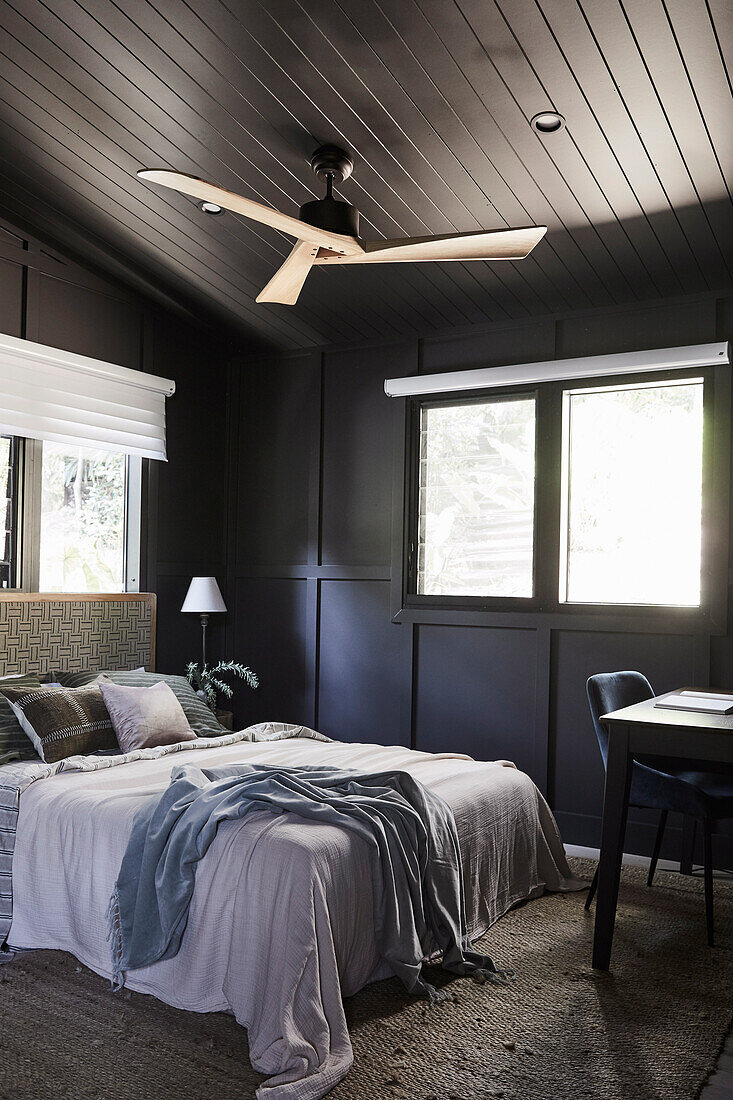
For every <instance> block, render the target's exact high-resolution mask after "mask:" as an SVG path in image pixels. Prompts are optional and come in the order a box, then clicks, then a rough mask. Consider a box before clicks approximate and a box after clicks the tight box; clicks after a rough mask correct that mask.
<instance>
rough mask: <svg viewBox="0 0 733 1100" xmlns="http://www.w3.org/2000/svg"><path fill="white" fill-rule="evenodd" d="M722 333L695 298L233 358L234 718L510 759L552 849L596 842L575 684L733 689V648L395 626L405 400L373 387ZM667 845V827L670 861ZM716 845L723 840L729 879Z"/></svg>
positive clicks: (599, 788) (717, 306)
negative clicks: (554, 833) (624, 677)
mask: <svg viewBox="0 0 733 1100" xmlns="http://www.w3.org/2000/svg"><path fill="white" fill-rule="evenodd" d="M731 337H733V300H728V301H719V300H716V299H715V298H714V297H712V296H707V297H697V298H687V299H683V300H677V301H665V302H663V303H661V304H656V305H654V306H649V307H641V308H640V307H636V308H633V309H620V308H618V309H613V310H606V311H594V312H588V313H582V314H581V313H576V314H569V315H566V316H562V317H556V318H547V319H541V320H528V321H526V322H523V323H514V324H508V325H506V326H502V327H493V328H484V329H474V330H467V331H462V332H457V333H456V334H454V335H450V336H445V337H441V338H431V339H425V340H421V341H418V340H414V341H408V342H401V343H395V344H381V345H371V346H361V347H346V348H330V349H326V350H325V351H324V352H323V353H322V354H321V353H308V354H302V355H295V356H290V357H280V358H278V359H272V360H269V361H257V362H254V361H250V360H248V359H247V358H246V357H240V358H239V359H238V360H237V361H236V362H235V363H234V364H233V368H232V374H231V383H230V385H231V402H232V405H231V409H232V415H231V442H230V445H231V449H232V456H233V468H232V471H231V483H230V487H229V514H230V532H229V556H228V578H227V587H228V593H229V597H230V600H231V603H232V605H233V612H232V614H230V616H229V618H228V632H227V633H228V637H227V645H228V647H229V649H230V650H231V652H232V654H233V655H235V656H237V657H238V658H240V659H242V660H244V661H246V662H248V663H250V664H251V665H252V666H253V667H254V668H255V669H256V670H257V671H258V672H259V673H260V675H261V678H262V687H261V689H260V691H258V692H256V693H253V692H249V693H247V692H245V691H241V690H240V691H239V692H238V696H237V717H238V719H239V721H240V722H241V723H242V724H244V723H247V722H250V721H256V720H262V719H271V718H272V719H284V720H288V721H295V722H303V723H306V724H309V725H316V726H317V727H318V728H319V729H321V730H323V731H324V732H325V733H328V734H331V735H332V736H334V737H338V738H341V739H344V740H351V741H356V740H362V741H379V742H392V743H394V742H398V743H402V744H406V745H409V744H413V745H414V746H415V747H416V748H418V749H426V750H429V751H441V750H451V749H457V750H461V751H466V752H469V753H471V754H472V755H474V756H476V757H479V758H484V759H494V758H499V757H508V758H510V759H513V760H515V761H516V763H517V764H518V765H519V766H520V767H522V768H524V769H525V770H527V771H528V772H529V773H530V774H531V775H532V776H533V778H534V779H535V781H536V782H537V783H538V785H539V786H540V787H541V788H542V789H543V790H544V791H546V792H547V794H548V797H549V799H550V801H551V803H552V805H553V808H554V810H555V812H556V814H557V818H558V821H559V823H560V826H561V829H562V831H563V834H564V837H565V839H566V840H567V841H569V842H574V843H578V844H588V845H593V846H596V845H597V844H598V843H599V839H600V814H601V806H602V796H603V772H602V767H601V761H600V757H599V753H598V748H597V744H596V740H595V735H594V733H593V728H592V726H591V723H590V719H589V716H588V711H587V703H586V700H585V680H586V678H587V676H589V675H590V674H591V673H593V672H599V671H604V670H611V669H618V668H625V667H633V668H639V669H642V670H643V671H644V672H646V674H647V675H648V676H649V678H650V679H651V681H652V683H653V685H654V686H655V687H656V689H657V690H658V691H660V692H661V691H664V690H667V689H670V688H673V687H676V686H679V685H681V684H683V683H693V682H694V683H696V684H699V685H701V686H704V685H705V684H706V683H708V682H710V683H714V684H717V685H723V686H727V687H728V688H731V687H733V635H729V636H728V637H726V638H712V639H710V638H709V637H707V636H692V635H680V634H670V633H659V634H650V633H645V634H634V633H629V632H625V633H621V632H618V631H615V630H613V629H609V626H608V621H607V620H604V619H602V618H600V617H599V618H598V620H597V622H596V621H592V622H591V628H590V629H588V627H587V624H584V626H583V629H582V630H580V629H578V627H577V626H575V627H574V626H573V624H572V623H571V622H570V621H569V620H568V621H567V625H565V622H563V623H561V624H560V626H559V627H558V626H557V624H556V622H553V623H552V624H550V622H549V620H547V619H545V618H543V616H542V615H537V617H536V619H535V620H534V621H533V622H532V623H531V624H530V626H529V627H527V628H522V629H518V628H516V627H513V628H511V629H509V628H507V627H506V626H504V625H502V623H501V620H500V617H499V618H498V619H497V616H496V615H494V616H492V617H490V616H488V615H487V616H486V617H485V618H482V617H481V616H480V615H479V616H478V617H477V619H476V620H475V622H474V625H471V626H465V625H455V624H448V623H445V622H440V621H439V620H440V616H432V617H431V616H429V615H428V616H426V621H421V622H417V623H414V624H413V623H400V624H396V623H393V622H392V621H391V610H390V595H391V586H392V581H393V579H394V569H395V567H394V566H393V563H392V549H391V541H392V525H393V523H394V522H396V520H395V516H397V518H398V519H399V514H400V511H399V500H398V501H395V500H394V499H393V497H394V489H395V485H397V486H398V488H399V470H400V469H401V464H402V460H403V459H402V448H403V433H404V405H403V403H402V402H400V401H395V400H391V399H389V398H387V397H385V396H384V393H383V389H382V386H383V381H384V379H385V378H386V377H391V376H396V375H401V374H413V373H416V372H418V371H426V372H429V371H441V370H454V369H464V368H467V367H477V366H485V365H490V364H494V365H500V364H507V363H514V362H526V361H532V360H543V359H552V358H554V357H557V358H565V357H571V356H579V355H588V354H594V353H603V352H612V351H626V350H637V349H641V348H649V347H665V346H674V345H678V344H692V343H703V342H707V341H712V340H716V339H724V338H731ZM395 470H396V471H397V475H398V476H397V477H395ZM397 495H398V496H399V492H398V494H397ZM395 505H397V507H395ZM730 621H731V623H733V619H732V620H730ZM674 824H675V825H678V824H679V823H674ZM653 825H654V819H653V818H651V817H650V815H649V814H645V813H643V812H636V813H634V814H633V821H632V823H631V825H630V828H629V841H628V847H629V848H630V849H631V850H636V851H642V852H643V851H648V850H649V849H650V847H651V839H652V833H653ZM679 840H680V835H679V832H678V830H677V829H676V828H673V829H670V831H669V836H668V839H667V846H666V854H667V855H668V856H669V857H671V858H674V857H675V856H677V855H678V854H679ZM732 847H733V846H731V845H730V844H729V842H728V840H727V839H724V840H723V841H721V843H720V850H721V851H724V852H725V859H726V860H727V861H728V863H729V865H733V851H732V850H731V848H732Z"/></svg>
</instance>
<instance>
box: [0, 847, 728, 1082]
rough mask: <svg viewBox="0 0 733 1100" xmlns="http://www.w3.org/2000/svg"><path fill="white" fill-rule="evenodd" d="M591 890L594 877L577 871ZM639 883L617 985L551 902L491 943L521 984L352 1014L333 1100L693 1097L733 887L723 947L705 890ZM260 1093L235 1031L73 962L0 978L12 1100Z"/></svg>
mask: <svg viewBox="0 0 733 1100" xmlns="http://www.w3.org/2000/svg"><path fill="white" fill-rule="evenodd" d="M574 864H575V867H576V870H577V871H578V873H580V874H582V875H584V876H587V877H590V874H591V872H592V870H593V865H592V864H591V863H588V862H585V861H574ZM644 883H645V872H642V871H641V870H638V869H636V868H625V869H624V875H623V882H622V887H621V895H620V903H619V912H618V919H617V924H616V936H615V942H614V956H613V972H612V974H611V975H604V974H598V973H596V972H594V971H593V970H591V968H590V952H591V939H592V917H591V916H589V915H588V914H587V913H585V912H584V910H583V901H584V899H585V894H579V895H578V894H575V895H565V896H559V895H548V896H547V897H544V898H541V899H539V900H538V901H534V902H531V903H529V904H528V905H526V906H523V907H521V908H518V909H516V910H514V911H513V912H511V913H509V914H508V915H507V916H506V917H504V918H503V919H502V920H501V921H499V923H498V924H497V925H496V926H495V927H494V928H493V929H491V931H490V932H489V934H488V935H487V936H486V937H484V940H483V941H482V947H483V950H485V951H487V952H488V953H490V954H491V955H492V956H493V957H494V959H495V960H496V961H497V963H499V964H512V965H513V966H514V968H515V970H516V975H517V976H516V978H515V980H514V981H513V982H512V983H511V985H510V986H508V987H505V988H504V987H500V986H494V985H489V984H484V985H480V984H478V983H476V982H475V981H473V980H472V979H466V978H463V979H448V978H447V976H445V975H443V974H442V973H441V972H440V971H437V970H436V971H434V972H432V973H433V977H434V979H435V980H436V982H437V983H438V984H441V985H444V986H446V987H447V988H449V990H450V991H451V999H450V1000H448V1001H447V1002H445V1003H443V1004H441V1005H437V1006H435V1007H433V1008H430V1007H428V1006H427V1005H426V1003H425V1002H423V1001H414V1000H411V999H410V998H408V997H407V996H406V995H405V994H404V992H403V991H402V989H401V987H400V986H399V984H398V983H397V982H396V981H394V980H390V981H386V982H380V983H378V984H376V985H373V986H370V987H368V988H367V989H365V990H363V991H362V992H361V993H359V994H358V995H357V996H356V997H354V998H352V999H351V1000H350V1001H349V1002H348V1003H347V1015H348V1019H349V1029H350V1032H351V1037H352V1041H353V1045H354V1051H355V1063H354V1067H353V1069H352V1071H351V1073H350V1074H349V1076H348V1077H347V1079H346V1080H345V1081H344V1082H343V1083H342V1084H341V1085H340V1086H339V1087H338V1088H337V1089H335V1090H334V1091H333V1093H332V1094H331V1096H332V1097H333V1100H372V1098H378V1100H382V1098H394V1100H398V1098H409V1100H413V1098H415V1100H488V1098H489V1097H504V1098H506V1100H565V1098H567V1100H637V1098H638V1100H662V1098H669V1100H685V1098H693V1097H695V1096H696V1095H697V1094H698V1092H699V1090H700V1087H701V1085H702V1083H703V1082H704V1080H705V1078H706V1076H707V1074H708V1073H709V1072H710V1071H711V1070H712V1068H713V1066H714V1064H715V1061H716V1058H717V1055H718V1052H719V1050H720V1047H721V1044H722V1042H723V1040H724V1037H725V1035H726V1033H727V1032H728V1030H729V1029H730V1026H731V1017H732V1016H733V885H731V884H728V883H726V882H721V883H716V907H717V912H716V931H717V939H718V946H716V947H715V948H713V949H712V950H710V949H708V948H707V946H706V944H705V923H704V917H703V912H704V909H703V896H702V883H701V882H700V881H698V880H697V879H690V878H683V877H681V876H679V875H673V874H668V873H665V872H661V871H660V872H658V874H657V881H656V883H655V885H654V888H653V889H652V890H648V889H647V888H646V886H645V884H644ZM261 1080H262V1078H261V1077H260V1076H259V1075H257V1074H255V1073H254V1072H253V1071H252V1070H251V1068H250V1066H249V1061H248V1058H247V1043H246V1035H245V1033H244V1031H243V1030H242V1029H241V1028H240V1027H238V1026H237V1024H236V1023H235V1022H234V1021H233V1019H231V1018H230V1017H227V1016H223V1015H213V1016H199V1015H195V1014H192V1013H186V1012H180V1011H177V1010H176V1009H172V1008H168V1007H167V1006H166V1005H163V1004H160V1003H159V1002H157V1001H155V1000H154V999H153V998H151V997H145V996H141V995H139V994H135V993H129V992H123V993H121V994H113V993H112V992H111V991H110V990H109V987H108V983H107V982H106V981H104V980H103V979H101V978H99V977H97V976H96V975H95V974H92V973H91V972H90V971H88V970H86V969H84V968H82V967H80V966H79V964H78V963H76V961H75V960H74V959H73V958H71V956H69V955H65V954H61V953H59V952H51V951H44V952H37V953H33V954H28V955H26V956H22V957H21V959H19V960H16V961H15V962H13V963H11V964H10V965H8V966H2V967H0V1097H2V1100H57V1098H60V1097H69V1098H70V1100H172V1098H174V1097H175V1098H179V1097H191V1098H195V1100H243V1098H248V1097H251V1096H252V1095H253V1094H254V1090H255V1088H256V1086H257V1085H258V1084H259V1083H260V1081H261Z"/></svg>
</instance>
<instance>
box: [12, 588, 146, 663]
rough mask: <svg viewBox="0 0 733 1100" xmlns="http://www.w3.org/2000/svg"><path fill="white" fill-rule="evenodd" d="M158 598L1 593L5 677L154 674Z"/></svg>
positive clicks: (136, 594)
mask: <svg viewBox="0 0 733 1100" xmlns="http://www.w3.org/2000/svg"><path fill="white" fill-rule="evenodd" d="M155 602H156V601H155V595H154V594H153V593H152V592H125V593H115V594H111V595H99V594H96V593H95V594H83V595H76V594H73V595H72V594H66V593H61V592H59V593H56V592H54V593H42V592H41V593H38V592H0V676H3V675H7V674H9V673H13V672H41V673H43V672H48V671H69V672H80V671H82V670H83V669H87V668H89V669H92V670H94V669H102V668H109V669H115V670H118V669H131V668H139V667H140V666H141V665H144V666H145V668H147V669H154V668H155Z"/></svg>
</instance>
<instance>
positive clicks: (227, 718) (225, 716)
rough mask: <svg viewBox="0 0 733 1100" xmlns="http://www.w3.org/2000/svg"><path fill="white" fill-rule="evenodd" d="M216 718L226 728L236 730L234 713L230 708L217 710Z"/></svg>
mask: <svg viewBox="0 0 733 1100" xmlns="http://www.w3.org/2000/svg"><path fill="white" fill-rule="evenodd" d="M216 720H217V722H219V724H220V725H222V726H223V727H224V729H225V730H234V715H233V714H232V712H231V711H230V710H217V712H216Z"/></svg>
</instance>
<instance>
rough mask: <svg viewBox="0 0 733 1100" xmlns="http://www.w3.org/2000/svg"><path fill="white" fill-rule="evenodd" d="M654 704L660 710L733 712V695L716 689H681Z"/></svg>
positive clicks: (698, 712) (703, 712)
mask: <svg viewBox="0 0 733 1100" xmlns="http://www.w3.org/2000/svg"><path fill="white" fill-rule="evenodd" d="M654 706H655V707H659V708H660V710H685V711H692V712H693V713H695V712H696V713H697V714H733V695H723V694H722V693H721V692H715V691H691V690H690V691H679V692H675V693H673V694H671V695H664V696H662V698H661V699H658V700H657V702H656V703H655V704H654Z"/></svg>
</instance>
